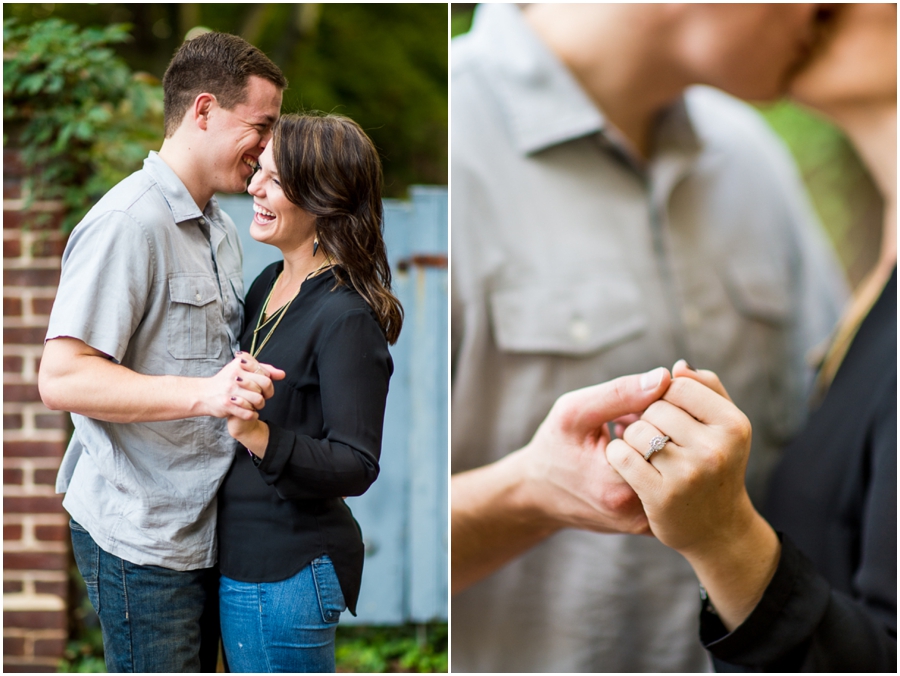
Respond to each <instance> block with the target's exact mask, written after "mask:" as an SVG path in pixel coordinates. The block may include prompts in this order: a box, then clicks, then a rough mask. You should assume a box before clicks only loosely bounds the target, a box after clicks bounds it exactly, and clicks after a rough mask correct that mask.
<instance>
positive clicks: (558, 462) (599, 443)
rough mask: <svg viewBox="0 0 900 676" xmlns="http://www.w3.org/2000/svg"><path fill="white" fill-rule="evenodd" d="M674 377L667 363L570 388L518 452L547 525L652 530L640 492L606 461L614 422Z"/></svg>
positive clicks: (661, 390)
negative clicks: (593, 383)
mask: <svg viewBox="0 0 900 676" xmlns="http://www.w3.org/2000/svg"><path fill="white" fill-rule="evenodd" d="M669 382H670V377H669V372H668V371H667V370H666V369H664V368H659V369H656V370H655V371H651V372H649V373H647V374H644V375H635V376H625V377H622V378H617V379H616V380H612V381H609V382H607V383H602V384H600V385H594V386H592V387H586V388H584V389H581V390H576V391H574V392H569V393H567V394H564V395H562V396H561V397H560V398H559V399H557V400H556V403H555V404H554V405H553V408H552V409H550V413H549V414H548V415H547V418H546V419H545V420H544V422H543V423H541V426H540V427H539V428H538V430H537V432H536V433H535V435H534V438H532V440H531V441H530V442H529V444H528V445H527V446H525V448H523V449H522V450H521V451H520V453H521V455H522V457H521V461H522V463H523V465H524V471H525V476H526V477H527V481H526V486H525V490H526V491H527V493H528V494H529V495H530V501H531V502H532V504H533V505H534V506H535V507H536V509H537V510H538V512H539V513H540V514H541V515H542V516H543V518H545V519H546V520H547V523H548V525H549V526H552V527H556V528H580V529H583V530H592V531H597V532H600V533H648V532H649V530H650V529H649V525H648V522H647V516H646V515H645V514H644V508H643V506H642V505H641V501H640V499H639V498H638V496H637V494H636V493H635V492H634V490H633V489H632V488H631V486H629V485H628V483H626V482H625V480H624V479H622V477H621V476H619V473H618V472H616V470H615V469H614V468H613V467H612V466H611V465H610V464H609V462H608V461H607V459H606V453H605V450H606V446H607V444H609V442H610V434H609V429H608V424H609V423H611V422H613V421H614V420H616V419H621V418H622V417H624V416H628V415H630V414H639V413H641V412H643V411H644V409H646V408H647V407H648V406H649V405H650V404H651V403H653V402H654V401H656V400H657V399H658V398H659V397H660V396H661V395H662V394H663V393H664V392H665V390H666V388H667V387H668V385H669Z"/></svg>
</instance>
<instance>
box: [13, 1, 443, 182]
mask: <svg viewBox="0 0 900 676" xmlns="http://www.w3.org/2000/svg"><path fill="white" fill-rule="evenodd" d="M3 9H4V15H5V16H13V17H17V18H18V19H19V20H20V21H22V23H28V22H34V21H41V20H44V19H46V18H47V17H48V16H53V17H59V18H63V19H66V20H68V21H71V22H73V23H75V24H78V25H84V26H86V25H91V24H95V25H102V24H105V23H115V22H122V21H127V22H128V23H130V24H131V25H132V27H133V28H132V30H131V36H132V38H133V39H132V40H130V41H128V42H122V43H118V44H116V45H114V46H113V48H114V49H115V51H116V53H117V54H118V55H119V56H121V57H122V58H124V59H125V61H126V62H127V63H128V64H129V65H130V67H131V68H133V69H136V70H142V71H147V72H149V73H153V74H154V75H155V76H156V77H157V78H161V77H162V75H163V73H164V72H165V69H166V66H167V64H168V63H169V60H170V59H171V58H172V54H173V53H174V52H175V50H176V49H177V48H178V46H179V45H180V44H181V42H182V40H183V39H184V37H185V35H187V34H188V33H189V32H190V31H191V30H192V29H195V28H197V27H200V26H202V27H205V28H208V29H212V30H217V31H224V32H226V33H233V34H235V35H240V36H241V37H243V38H244V39H246V40H247V41H248V42H250V43H251V44H253V45H256V46H257V47H259V48H260V49H261V50H262V51H263V52H265V53H266V54H267V55H268V56H269V57H270V58H271V59H272V60H273V61H274V62H275V63H276V64H278V66H279V67H280V68H281V69H282V71H283V72H284V74H285V76H286V77H287V79H288V81H289V83H290V86H289V87H288V89H287V90H286V91H285V93H284V106H283V111H284V112H297V111H299V110H322V111H326V112H336V113H341V114H343V115H348V116H350V117H352V118H353V119H354V120H356V121H357V122H359V124H360V125H361V126H362V127H363V129H365V131H366V133H367V134H369V136H370V137H371V138H372V140H373V141H374V143H375V145H376V147H377V148H378V150H379V152H380V154H381V157H382V163H383V165H384V178H385V196H386V197H399V198H405V197H406V195H407V189H408V187H409V186H410V185H414V184H437V185H445V184H446V183H447V179H448V171H447V158H448V155H447V130H448V115H447V102H448V89H447V66H448V57H447V22H448V20H447V5H446V4H441V3H383V4H382V3H55V4H46V3H27V4H26V3H7V4H5V5H4V7H3Z"/></svg>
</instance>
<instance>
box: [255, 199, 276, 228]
mask: <svg viewBox="0 0 900 676" xmlns="http://www.w3.org/2000/svg"><path fill="white" fill-rule="evenodd" d="M253 211H254V214H255V215H254V217H253V220H255V221H256V222H257V223H259V224H260V225H268V224H269V223H271V222H272V221H274V220H275V214H273V213H272V212H271V211H269V210H268V209H263V208H262V207H261V206H259V205H258V204H257V203H256V202H254V203H253Z"/></svg>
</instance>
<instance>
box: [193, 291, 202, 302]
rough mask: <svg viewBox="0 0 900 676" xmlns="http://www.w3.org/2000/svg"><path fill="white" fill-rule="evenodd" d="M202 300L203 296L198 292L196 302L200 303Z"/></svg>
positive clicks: (195, 297)
mask: <svg viewBox="0 0 900 676" xmlns="http://www.w3.org/2000/svg"><path fill="white" fill-rule="evenodd" d="M200 298H202V296H201V295H200V292H199V291H198V292H197V295H196V296H194V300H196V301H197V302H199V301H200Z"/></svg>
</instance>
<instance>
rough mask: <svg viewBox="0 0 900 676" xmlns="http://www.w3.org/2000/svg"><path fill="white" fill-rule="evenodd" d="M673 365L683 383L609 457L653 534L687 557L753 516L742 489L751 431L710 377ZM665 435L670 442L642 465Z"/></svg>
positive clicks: (678, 382)
mask: <svg viewBox="0 0 900 676" xmlns="http://www.w3.org/2000/svg"><path fill="white" fill-rule="evenodd" d="M677 366H678V365H676V369H673V372H675V373H680V377H679V376H676V377H675V378H674V379H673V381H672V383H671V385H669V389H668V390H667V391H666V393H665V394H664V395H663V396H662V398H661V399H660V400H659V401H656V402H654V403H653V404H651V405H650V406H649V407H648V408H647V410H646V411H645V412H644V414H643V415H642V416H641V418H640V420H638V421H637V422H635V423H632V424H631V425H629V426H628V427H627V428H625V431H624V437H623V439H624V440H616V441H613V442H611V443H610V445H609V447H608V448H607V452H606V453H607V458H608V459H609V461H610V463H611V464H612V465H613V467H615V468H616V470H617V471H618V472H619V473H620V474H621V475H622V476H623V477H624V478H625V480H626V481H628V482H629V484H631V486H632V488H634V489H635V491H636V492H637V494H638V495H639V496H640V498H641V502H642V503H643V505H644V511H645V512H646V514H647V518H648V520H649V522H650V528H651V530H652V531H653V534H654V535H656V537H657V538H658V539H659V540H660V541H661V542H662V543H663V544H665V545H667V546H669V547H671V548H673V549H675V550H677V551H679V552H682V553H684V554H687V553H688V552H692V551H698V552H699V551H702V550H703V549H704V548H706V547H708V546H709V545H710V543H715V542H716V541H717V540H719V539H721V538H722V537H728V536H729V535H730V534H731V533H733V532H734V528H735V527H736V526H739V525H742V524H744V523H745V522H746V521H747V520H748V519H749V518H750V515H751V514H752V513H753V506H752V505H751V504H750V499H749V497H748V496H747V491H746V489H745V487H744V473H745V470H746V467H747V456H748V454H749V452H750V437H751V429H750V423H749V421H748V420H747V417H746V416H745V415H744V414H743V413H742V412H741V411H740V410H739V409H738V408H737V407H736V406H735V405H734V404H733V403H732V402H731V400H730V399H729V398H728V396H727V393H726V392H725V389H724V388H723V387H722V385H721V383H720V382H719V379H718V377H716V375H715V374H713V373H711V372H709V371H707V372H705V373H703V374H695V375H693V376H691V375H688V374H690V373H691V372H690V371H689V370H688V369H687V368H684V369H683V371H679V370H678V369H677ZM685 372H687V373H685ZM703 381H706V383H707V384H704V382H703ZM662 435H665V436H668V437H669V441H668V443H666V445H665V447H664V448H663V449H662V450H661V451H659V452H657V453H655V454H653V455H652V456H651V457H650V459H649V461H648V460H644V458H643V455H644V454H645V453H646V452H647V450H648V449H649V448H650V442H651V440H652V439H653V438H654V437H656V436H662Z"/></svg>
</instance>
